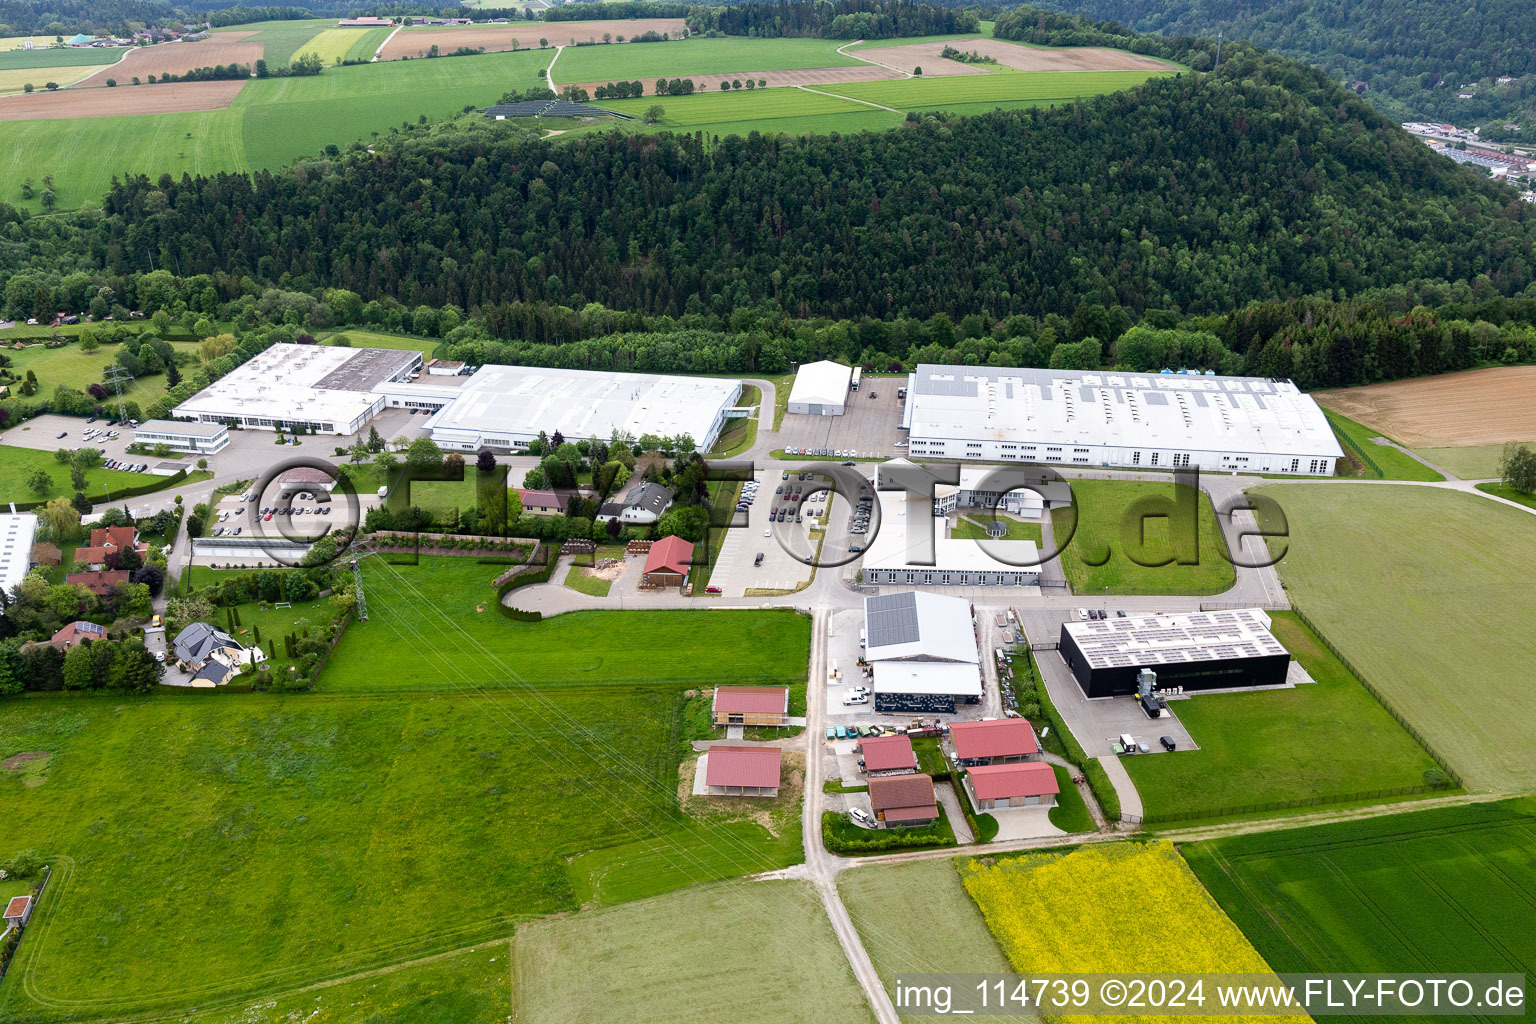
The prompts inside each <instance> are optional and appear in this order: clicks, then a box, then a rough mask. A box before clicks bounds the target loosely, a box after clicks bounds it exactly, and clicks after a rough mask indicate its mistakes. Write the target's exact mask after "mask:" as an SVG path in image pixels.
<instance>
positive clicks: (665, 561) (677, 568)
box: [640, 537, 693, 587]
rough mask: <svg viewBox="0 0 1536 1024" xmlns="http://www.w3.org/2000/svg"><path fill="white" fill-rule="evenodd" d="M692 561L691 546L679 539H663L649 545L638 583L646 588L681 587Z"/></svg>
mask: <svg viewBox="0 0 1536 1024" xmlns="http://www.w3.org/2000/svg"><path fill="white" fill-rule="evenodd" d="M692 561H693V545H692V544H691V543H689V542H688V541H686V540H683V538H681V537H663V538H662V539H661V540H658V541H657V542H656V543H654V544H652V545H651V552H650V554H648V555H647V556H646V558H645V574H644V575H643V576H641V577H640V582H641V583H642V584H643V585H644V586H647V587H681V586H682V585H683V581H684V580H685V579H687V578H688V572H689V568H690V563H691V562H692Z"/></svg>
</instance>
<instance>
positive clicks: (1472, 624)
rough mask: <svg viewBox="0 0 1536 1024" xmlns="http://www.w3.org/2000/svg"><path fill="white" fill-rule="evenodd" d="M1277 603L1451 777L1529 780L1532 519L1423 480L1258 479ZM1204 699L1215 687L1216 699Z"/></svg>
mask: <svg viewBox="0 0 1536 1024" xmlns="http://www.w3.org/2000/svg"><path fill="white" fill-rule="evenodd" d="M1257 493H1260V494H1263V495H1266V496H1268V497H1271V498H1274V499H1275V500H1276V501H1278V502H1279V503H1280V504H1281V505H1282V506H1283V507H1284V508H1285V512H1286V515H1287V517H1288V518H1289V521H1290V540H1289V553H1288V554H1287V555H1286V556H1285V558H1284V559H1283V560H1282V561H1281V562H1280V564H1279V570H1280V577H1281V579H1282V580H1283V581H1284V583H1285V584H1286V587H1287V588H1288V590H1289V593H1290V597H1291V600H1292V601H1293V602H1294V603H1295V604H1296V605H1298V606H1299V607H1301V608H1302V609H1303V610H1304V611H1305V612H1306V614H1307V615H1308V616H1309V617H1310V618H1311V619H1312V621H1313V622H1314V623H1315V624H1316V626H1317V627H1318V628H1319V629H1320V630H1322V631H1323V633H1324V634H1325V635H1326V636H1327V637H1328V639H1329V640H1331V641H1332V642H1333V644H1334V645H1335V646H1336V647H1337V648H1338V649H1339V650H1340V651H1342V652H1343V654H1344V656H1345V657H1346V658H1347V659H1349V661H1350V662H1352V663H1353V667H1354V669H1355V671H1357V672H1359V673H1362V674H1363V675H1364V676H1365V677H1366V680H1367V681H1368V682H1370V683H1371V684H1373V685H1374V686H1376V687H1377V688H1378V689H1379V690H1380V691H1382V692H1383V693H1384V694H1385V695H1386V697H1387V699H1388V700H1390V701H1391V702H1392V703H1393V704H1395V705H1396V707H1397V710H1398V711H1399V712H1400V713H1402V714H1403V715H1404V716H1406V717H1407V719H1408V721H1409V722H1411V723H1412V724H1413V725H1414V726H1415V727H1416V728H1417V729H1418V730H1419V732H1420V733H1421V734H1423V735H1424V736H1425V737H1426V739H1427V740H1428V742H1429V743H1430V744H1431V745H1432V746H1434V747H1435V748H1436V749H1438V750H1439V752H1440V754H1441V755H1442V756H1443V757H1445V758H1446V759H1447V760H1449V761H1450V763H1451V765H1452V766H1453V767H1454V768H1456V769H1457V770H1458V771H1459V772H1460V773H1461V775H1462V778H1463V781H1464V782H1465V784H1466V786H1467V788H1468V789H1473V790H1484V791H1494V792H1506V791H1518V790H1528V789H1530V788H1532V787H1533V786H1536V748H1533V747H1532V746H1531V743H1530V735H1529V734H1530V723H1531V722H1533V721H1536V692H1533V691H1532V690H1531V688H1530V686H1529V685H1527V681H1526V680H1527V677H1528V676H1529V674H1530V666H1531V665H1532V663H1533V661H1536V647H1533V645H1532V634H1531V628H1530V624H1531V622H1532V621H1533V619H1536V588H1533V587H1532V586H1531V578H1530V576H1531V572H1530V558H1529V552H1531V551H1532V550H1536V516H1532V515H1530V514H1529V513H1527V512H1524V511H1521V510H1518V509H1513V508H1509V507H1507V506H1504V505H1500V504H1498V503H1497V502H1492V501H1488V500H1486V499H1484V498H1481V497H1477V496H1474V495H1470V494H1459V493H1455V492H1452V491H1444V490H1439V489H1435V488H1428V487H1391V486H1382V485H1353V486H1352V485H1349V484H1336V483H1335V484H1302V483H1297V484H1266V485H1265V486H1263V487H1262V488H1259V489H1258V492H1257ZM1217 699H1218V700H1220V699H1224V698H1217Z"/></svg>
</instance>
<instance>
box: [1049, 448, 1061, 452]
mask: <svg viewBox="0 0 1536 1024" xmlns="http://www.w3.org/2000/svg"><path fill="white" fill-rule="evenodd" d="M1046 451H1048V452H1059V451H1061V449H1060V448H1047V449H1046Z"/></svg>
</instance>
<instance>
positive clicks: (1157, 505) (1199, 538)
mask: <svg viewBox="0 0 1536 1024" xmlns="http://www.w3.org/2000/svg"><path fill="white" fill-rule="evenodd" d="M1175 501H1177V502H1178V503H1179V505H1178V508H1177V509H1176V511H1175V514H1174V517H1173V518H1171V519H1170V518H1166V517H1159V518H1144V519H1143V518H1138V516H1137V514H1136V513H1137V512H1141V513H1144V514H1145V515H1147V516H1151V515H1152V514H1153V513H1154V512H1157V511H1160V509H1161V507H1162V506H1165V505H1167V504H1169V503H1173V502H1175ZM1072 502H1073V503H1072V504H1071V505H1069V506H1066V507H1062V508H1055V509H1052V510H1051V530H1052V533H1053V535H1054V538H1055V543H1056V545H1057V546H1061V545H1063V544H1064V543H1066V542H1067V538H1068V536H1069V534H1070V537H1071V540H1070V543H1066V546H1065V548H1064V549H1063V550H1062V552H1061V554H1060V555H1059V556H1058V557H1059V558H1060V560H1061V567H1062V570H1063V571H1064V572H1065V573H1066V576H1067V581H1068V582H1069V583H1070V584H1071V585H1072V592H1073V593H1074V594H1103V593H1106V592H1107V593H1111V594H1219V593H1221V592H1222V591H1223V590H1226V589H1228V588H1229V587H1231V586H1232V584H1233V583H1235V582H1236V581H1237V574H1236V572H1235V571H1234V570H1233V568H1232V563H1231V562H1229V561H1227V559H1226V558H1225V552H1226V541H1225V539H1224V538H1223V537H1222V535H1221V529H1220V527H1219V526H1218V525H1217V523H1216V512H1215V510H1214V509H1213V508H1212V507H1211V499H1210V498H1209V497H1208V496H1207V495H1206V494H1204V493H1203V492H1197V491H1191V489H1190V488H1188V487H1186V486H1184V485H1182V484H1175V483H1174V482H1173V481H1172V480H1168V481H1167V482H1161V481H1159V482H1142V481H1129V480H1073V481H1072ZM1192 502H1197V503H1198V505H1199V512H1198V516H1194V515H1185V514H1184V512H1185V510H1184V505H1186V504H1190V503H1192ZM1133 506H1134V508H1133ZM1074 520H1075V521H1076V532H1075V533H1070V531H1071V530H1072V524H1073V522H1074ZM1141 527H1144V528H1145V540H1144V543H1143V539H1142V537H1141V536H1139V534H1140V533H1141V529H1140V528H1141ZM1133 557H1134V558H1135V559H1136V561H1133V560H1132V558H1133ZM1175 559H1188V560H1189V561H1190V563H1191V564H1188V565H1183V564H1179V562H1178V561H1176V560H1175ZM1164 560H1169V561H1168V564H1166V565H1152V564H1140V563H1153V562H1161V561H1164ZM1095 562H1097V563H1101V564H1097V565H1094V564H1090V563H1095Z"/></svg>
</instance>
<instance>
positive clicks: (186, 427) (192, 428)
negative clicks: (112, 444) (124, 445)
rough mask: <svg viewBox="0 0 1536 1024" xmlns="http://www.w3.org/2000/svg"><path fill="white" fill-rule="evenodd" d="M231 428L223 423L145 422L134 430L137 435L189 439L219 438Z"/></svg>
mask: <svg viewBox="0 0 1536 1024" xmlns="http://www.w3.org/2000/svg"><path fill="white" fill-rule="evenodd" d="M228 429H229V428H228V427H226V426H225V425H224V424H222V423H186V422H183V421H181V420H145V421H144V422H143V423H140V424H139V425H138V426H136V427H134V428H133V432H134V433H135V434H144V433H149V434H185V435H186V436H187V437H217V436H218V435H219V434H220V433H221V432H223V431H227V430H228Z"/></svg>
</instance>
